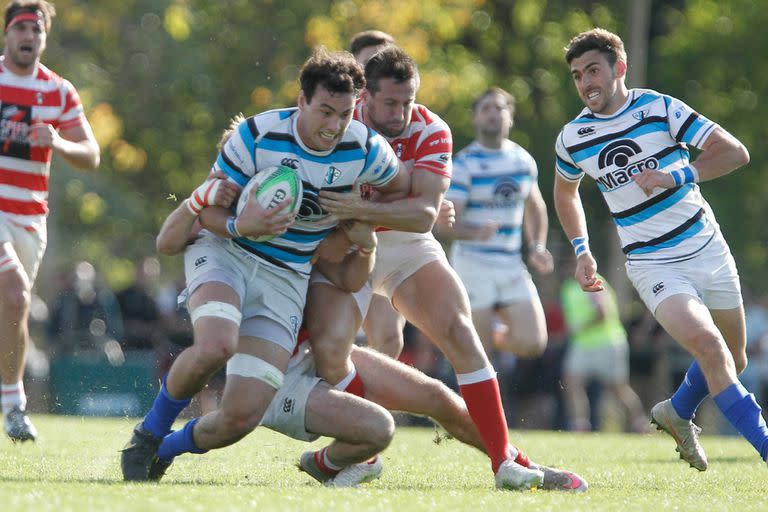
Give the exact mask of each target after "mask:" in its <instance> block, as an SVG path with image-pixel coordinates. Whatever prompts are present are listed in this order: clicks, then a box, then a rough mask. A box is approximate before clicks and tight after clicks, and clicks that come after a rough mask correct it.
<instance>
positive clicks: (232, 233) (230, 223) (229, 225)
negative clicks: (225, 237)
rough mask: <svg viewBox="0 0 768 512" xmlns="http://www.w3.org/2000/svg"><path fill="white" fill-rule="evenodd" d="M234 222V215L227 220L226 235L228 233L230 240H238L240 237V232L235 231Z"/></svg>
mask: <svg viewBox="0 0 768 512" xmlns="http://www.w3.org/2000/svg"><path fill="white" fill-rule="evenodd" d="M236 220H237V217H235V216H234V215H233V216H230V217H228V218H227V233H229V235H230V236H231V237H232V238H240V237H241V236H242V235H241V234H240V232H238V231H237V226H235V221H236Z"/></svg>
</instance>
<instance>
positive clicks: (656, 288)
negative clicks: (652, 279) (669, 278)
mask: <svg viewBox="0 0 768 512" xmlns="http://www.w3.org/2000/svg"><path fill="white" fill-rule="evenodd" d="M651 291H653V294H654V295H658V294H660V293H661V292H662V291H664V281H661V282H659V283H656V284H655V285H653V288H652V289H651Z"/></svg>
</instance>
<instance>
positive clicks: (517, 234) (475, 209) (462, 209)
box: [439, 87, 553, 357]
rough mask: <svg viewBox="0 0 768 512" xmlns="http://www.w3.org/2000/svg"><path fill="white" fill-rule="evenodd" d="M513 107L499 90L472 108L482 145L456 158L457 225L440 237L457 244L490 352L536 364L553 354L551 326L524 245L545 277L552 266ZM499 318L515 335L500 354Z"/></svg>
mask: <svg viewBox="0 0 768 512" xmlns="http://www.w3.org/2000/svg"><path fill="white" fill-rule="evenodd" d="M514 108H515V105H514V98H513V97H512V95H511V94H509V93H508V92H507V91H505V90H503V89H501V88H499V87H491V88H490V89H488V90H487V91H485V92H483V93H482V94H481V95H480V96H478V97H477V98H476V99H475V100H474V101H473V103H472V122H473V124H474V126H475V136H476V138H475V140H474V141H473V142H472V143H471V144H470V145H469V146H467V147H466V148H464V149H463V150H461V151H460V152H459V153H458V154H457V155H456V157H455V158H454V160H453V177H452V178H451V186H450V188H449V189H448V193H447V194H446V195H447V196H448V198H449V199H450V200H452V201H453V204H454V205H455V210H456V223H455V224H454V225H453V228H452V229H441V230H440V231H439V235H441V236H444V237H445V238H448V239H453V240H454V243H453V245H452V247H451V264H452V265H453V268H454V269H455V270H456V272H457V273H458V274H459V277H460V278H461V280H462V282H463V283H464V286H465V287H466V288H467V294H468V295H469V303H470V305H471V306H472V320H473V321H474V323H475V329H477V333H478V335H479V336H480V339H481V340H482V342H483V344H484V345H485V349H486V352H488V354H493V353H494V352H495V349H500V350H506V351H509V352H512V353H514V354H516V355H518V356H522V357H535V356H537V355H539V354H541V353H542V352H543V351H544V348H545V347H546V344H547V326H546V322H545V320H544V308H543V307H542V305H541V301H540V300H539V295H538V293H537V291H536V286H535V285H534V284H533V281H532V280H531V276H530V274H528V270H527V269H526V267H525V263H523V260H522V254H521V253H522V244H523V239H525V241H526V242H527V245H528V254H529V262H530V264H531V265H532V266H533V267H534V268H535V269H536V270H537V271H538V272H541V273H549V272H551V271H552V268H553V265H552V255H551V254H550V253H549V251H548V250H547V229H548V219H547V206H546V205H545V204H544V199H543V198H542V197H541V191H540V190H539V186H538V183H537V178H538V169H537V167H536V162H535V161H534V160H533V157H531V155H530V154H528V152H527V151H526V150H524V149H523V148H522V147H520V146H519V145H517V144H515V143H514V142H512V141H511V140H509V139H508V138H507V137H508V136H509V130H510V128H511V127H512V124H513V116H514ZM523 236H525V238H523ZM496 314H498V315H499V317H500V320H501V321H502V322H503V323H504V324H505V325H506V326H508V329H507V331H506V333H505V335H504V337H503V339H504V343H503V345H501V346H497V347H494V344H493V323H494V315H496Z"/></svg>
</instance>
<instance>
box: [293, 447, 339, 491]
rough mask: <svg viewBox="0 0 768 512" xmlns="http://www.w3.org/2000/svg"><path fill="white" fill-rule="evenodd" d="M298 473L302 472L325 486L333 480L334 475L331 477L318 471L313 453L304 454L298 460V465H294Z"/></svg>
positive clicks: (320, 470)
mask: <svg viewBox="0 0 768 512" xmlns="http://www.w3.org/2000/svg"><path fill="white" fill-rule="evenodd" d="M296 466H297V467H298V468H299V471H303V472H305V473H306V474H308V475H309V476H311V477H312V478H314V479H315V480H317V481H318V482H320V483H321V484H323V485H326V484H327V483H328V482H329V481H331V480H333V477H334V476H336V475H331V474H328V473H326V472H325V471H323V470H322V469H320V467H319V466H318V465H317V461H315V452H304V453H302V454H301V457H300V458H299V463H298V464H297V465H296Z"/></svg>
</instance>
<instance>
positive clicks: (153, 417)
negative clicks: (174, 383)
mask: <svg viewBox="0 0 768 512" xmlns="http://www.w3.org/2000/svg"><path fill="white" fill-rule="evenodd" d="M166 380H168V375H166V376H165V378H163V384H162V385H161V386H160V392H159V393H158V394H157V396H156V397H155V401H154V402H153V403H152V408H151V409H150V410H149V412H148V413H147V415H146V416H145V417H144V428H145V429H147V430H148V431H150V432H151V433H152V435H153V436H155V437H157V438H158V439H160V438H163V437H165V436H166V435H167V434H168V433H170V432H171V426H172V425H173V422H174V421H176V418H178V417H179V414H181V411H183V410H184V408H185V407H186V406H188V405H189V402H191V401H192V399H191V398H184V399H182V400H176V399H175V398H173V397H172V396H171V395H169V394H168V388H167V387H166V385H165V382H166Z"/></svg>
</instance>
